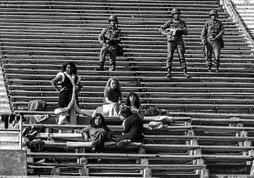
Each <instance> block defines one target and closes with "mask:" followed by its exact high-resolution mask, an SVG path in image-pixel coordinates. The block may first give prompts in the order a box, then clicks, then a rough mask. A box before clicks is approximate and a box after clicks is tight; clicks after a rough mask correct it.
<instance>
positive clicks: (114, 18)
mask: <svg viewBox="0 0 254 178" xmlns="http://www.w3.org/2000/svg"><path fill="white" fill-rule="evenodd" d="M108 21H109V23H110V24H111V25H112V26H113V27H114V26H116V24H117V23H118V18H117V16H116V15H111V16H110V17H109V19H108Z"/></svg>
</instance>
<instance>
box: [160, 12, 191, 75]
mask: <svg viewBox="0 0 254 178" xmlns="http://www.w3.org/2000/svg"><path fill="white" fill-rule="evenodd" d="M171 14H172V16H173V19H171V20H169V21H167V22H166V23H165V24H164V25H162V26H161V27H160V28H159V31H160V32H161V33H162V34H163V35H165V36H167V41H168V60H167V63H166V68H167V70H168V74H167V76H166V77H168V78H170V77H171V69H172V61H173V56H174V51H175V50H177V53H178V56H179V61H180V67H181V69H182V70H183V73H184V76H185V77H186V78H189V77H190V76H189V75H188V74H187V66H186V62H185V56H184V54H185V45H184V41H183V37H182V36H183V35H187V34H188V29H187V26H186V23H185V21H183V20H181V19H180V15H181V12H180V10H179V9H178V8H173V9H172V11H171Z"/></svg>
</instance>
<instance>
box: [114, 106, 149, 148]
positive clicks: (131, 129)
mask: <svg viewBox="0 0 254 178" xmlns="http://www.w3.org/2000/svg"><path fill="white" fill-rule="evenodd" d="M120 119H121V120H122V121H123V123H122V125H123V127H124V129H123V133H122V135H120V136H118V137H117V138H116V139H115V140H116V142H117V143H116V146H117V147H123V146H125V145H128V144H129V143H131V142H134V141H137V142H142V141H143V139H144V135H143V123H142V120H141V118H140V116H139V115H138V114H137V113H133V112H132V111H131V109H130V108H129V107H126V106H124V107H123V108H122V109H121V111H120Z"/></svg>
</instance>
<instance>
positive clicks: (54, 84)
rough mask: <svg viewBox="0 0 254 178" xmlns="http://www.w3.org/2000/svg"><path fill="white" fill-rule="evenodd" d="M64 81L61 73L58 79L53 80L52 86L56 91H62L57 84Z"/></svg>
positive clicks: (57, 76)
mask: <svg viewBox="0 0 254 178" xmlns="http://www.w3.org/2000/svg"><path fill="white" fill-rule="evenodd" d="M62 79H63V77H62V75H61V74H60V73H58V74H57V75H56V77H55V78H53V79H52V80H51V84H52V85H53V87H54V88H55V89H56V91H58V92H59V91H60V89H59V88H58V86H57V83H58V82H59V81H62Z"/></svg>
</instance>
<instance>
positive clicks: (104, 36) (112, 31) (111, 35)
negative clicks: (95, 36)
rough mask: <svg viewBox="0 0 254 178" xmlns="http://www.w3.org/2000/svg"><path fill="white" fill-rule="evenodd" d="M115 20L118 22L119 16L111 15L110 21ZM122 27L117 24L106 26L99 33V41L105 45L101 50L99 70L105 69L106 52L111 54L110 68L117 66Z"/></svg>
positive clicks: (113, 68) (112, 69)
mask: <svg viewBox="0 0 254 178" xmlns="http://www.w3.org/2000/svg"><path fill="white" fill-rule="evenodd" d="M110 21H115V22H116V23H118V20H117V16H115V15H111V16H110V17H109V22H110ZM120 33H121V31H120V29H118V27H117V25H115V26H112V25H110V26H109V27H108V28H104V29H103V30H102V31H101V33H100V35H99V42H100V43H101V44H102V45H103V46H102V48H101V51H100V57H99V62H100V67H99V68H98V69H97V70H103V69H104V63H105V60H106V54H109V55H110V61H109V65H110V68H109V70H111V71H114V70H115V66H116V56H117V48H118V45H117V44H118V43H120V41H121V39H120Z"/></svg>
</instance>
